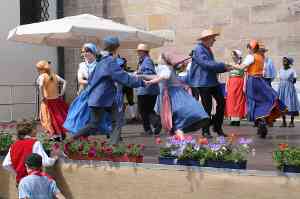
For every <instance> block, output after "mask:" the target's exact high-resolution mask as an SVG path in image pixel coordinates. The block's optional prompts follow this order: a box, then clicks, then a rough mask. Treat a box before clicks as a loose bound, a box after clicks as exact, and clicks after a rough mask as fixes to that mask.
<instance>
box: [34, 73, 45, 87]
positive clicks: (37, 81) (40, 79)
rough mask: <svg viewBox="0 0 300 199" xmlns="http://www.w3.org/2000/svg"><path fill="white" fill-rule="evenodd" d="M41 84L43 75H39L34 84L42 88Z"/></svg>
mask: <svg viewBox="0 0 300 199" xmlns="http://www.w3.org/2000/svg"><path fill="white" fill-rule="evenodd" d="M43 82H44V76H43V75H40V76H39V77H38V79H37V80H36V83H37V84H38V85H39V86H43Z"/></svg>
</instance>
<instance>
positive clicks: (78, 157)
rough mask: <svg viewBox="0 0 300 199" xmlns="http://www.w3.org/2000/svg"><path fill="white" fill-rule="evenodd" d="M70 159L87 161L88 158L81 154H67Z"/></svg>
mask: <svg viewBox="0 0 300 199" xmlns="http://www.w3.org/2000/svg"><path fill="white" fill-rule="evenodd" d="M67 156H68V158H69V159H71V160H87V157H86V156H82V155H81V154H77V153H75V154H67Z"/></svg>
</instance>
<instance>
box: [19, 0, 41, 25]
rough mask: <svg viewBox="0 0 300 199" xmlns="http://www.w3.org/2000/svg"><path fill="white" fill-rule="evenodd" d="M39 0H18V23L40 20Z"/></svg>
mask: <svg viewBox="0 0 300 199" xmlns="http://www.w3.org/2000/svg"><path fill="white" fill-rule="evenodd" d="M41 12H42V6H41V0H20V25H23V24H30V23H35V22H40V21H41Z"/></svg>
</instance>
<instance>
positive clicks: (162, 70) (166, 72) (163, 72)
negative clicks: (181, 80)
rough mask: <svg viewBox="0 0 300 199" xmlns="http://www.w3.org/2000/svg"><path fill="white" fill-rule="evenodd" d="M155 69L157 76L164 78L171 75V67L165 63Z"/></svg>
mask: <svg viewBox="0 0 300 199" xmlns="http://www.w3.org/2000/svg"><path fill="white" fill-rule="evenodd" d="M155 71H156V73H157V75H158V76H160V77H162V78H164V79H169V78H170V77H171V73H172V71H171V69H170V68H169V67H168V66H167V65H158V66H157V67H156V68H155Z"/></svg>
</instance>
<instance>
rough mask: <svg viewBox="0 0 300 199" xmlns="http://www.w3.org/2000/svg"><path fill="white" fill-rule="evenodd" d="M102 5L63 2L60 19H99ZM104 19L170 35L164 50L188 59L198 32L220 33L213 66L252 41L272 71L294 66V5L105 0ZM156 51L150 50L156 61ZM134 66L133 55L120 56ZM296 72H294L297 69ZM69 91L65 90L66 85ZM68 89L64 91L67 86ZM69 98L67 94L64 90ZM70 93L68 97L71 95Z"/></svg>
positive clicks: (72, 57)
mask: <svg viewBox="0 0 300 199" xmlns="http://www.w3.org/2000/svg"><path fill="white" fill-rule="evenodd" d="M102 1H105V0H88V1H79V0H76V1H75V0H65V1H64V2H65V15H66V16H68V15H75V14H80V13H91V14H95V15H97V16H102V14H103V9H102V5H103V2H102ZM106 2H107V16H108V17H109V18H111V19H114V20H116V21H119V22H121V23H125V24H129V25H132V26H136V27H138V28H141V29H145V30H161V29H171V30H173V31H174V33H175V40H174V42H173V43H171V44H167V45H169V46H175V47H176V48H178V51H180V52H182V53H185V54H188V53H189V52H190V51H191V49H192V48H193V47H194V45H195V43H196V39H197V37H198V36H199V35H200V33H201V31H202V30H203V29H205V28H208V27H215V28H218V29H219V30H220V31H221V36H220V37H219V38H218V39H217V42H216V44H215V46H214V52H215V54H216V58H217V59H218V60H225V61H230V51H231V50H233V49H237V48H238V49H241V50H243V52H244V54H246V49H245V46H246V43H247V42H248V41H249V40H250V39H252V38H255V39H258V40H261V41H263V42H264V43H265V44H266V46H267V48H269V56H270V57H271V58H273V60H274V61H275V64H276V67H277V68H279V67H280V66H281V58H282V56H286V55H289V56H292V57H294V58H295V65H296V66H297V64H298V62H300V54H299V52H300V12H299V11H300V9H299V4H300V1H299V0H106ZM158 51H159V50H153V52H152V55H153V57H154V58H156V57H157V55H158ZM122 54H123V55H125V56H126V57H127V58H128V59H129V63H130V65H131V66H136V55H135V52H134V51H132V50H131V51H130V52H129V51H125V52H122ZM78 57H79V53H78V52H77V51H76V52H75V51H72V50H67V52H66V62H67V65H66V77H67V79H68V80H72V81H71V82H75V80H74V78H75V77H74V76H75V71H76V69H77V63H78V59H77V58H78ZM296 69H297V70H298V72H300V69H298V68H297V67H296ZM70 85H71V84H70ZM70 85H69V86H70ZM69 92H71V90H69ZM72 92H73V91H72Z"/></svg>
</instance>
